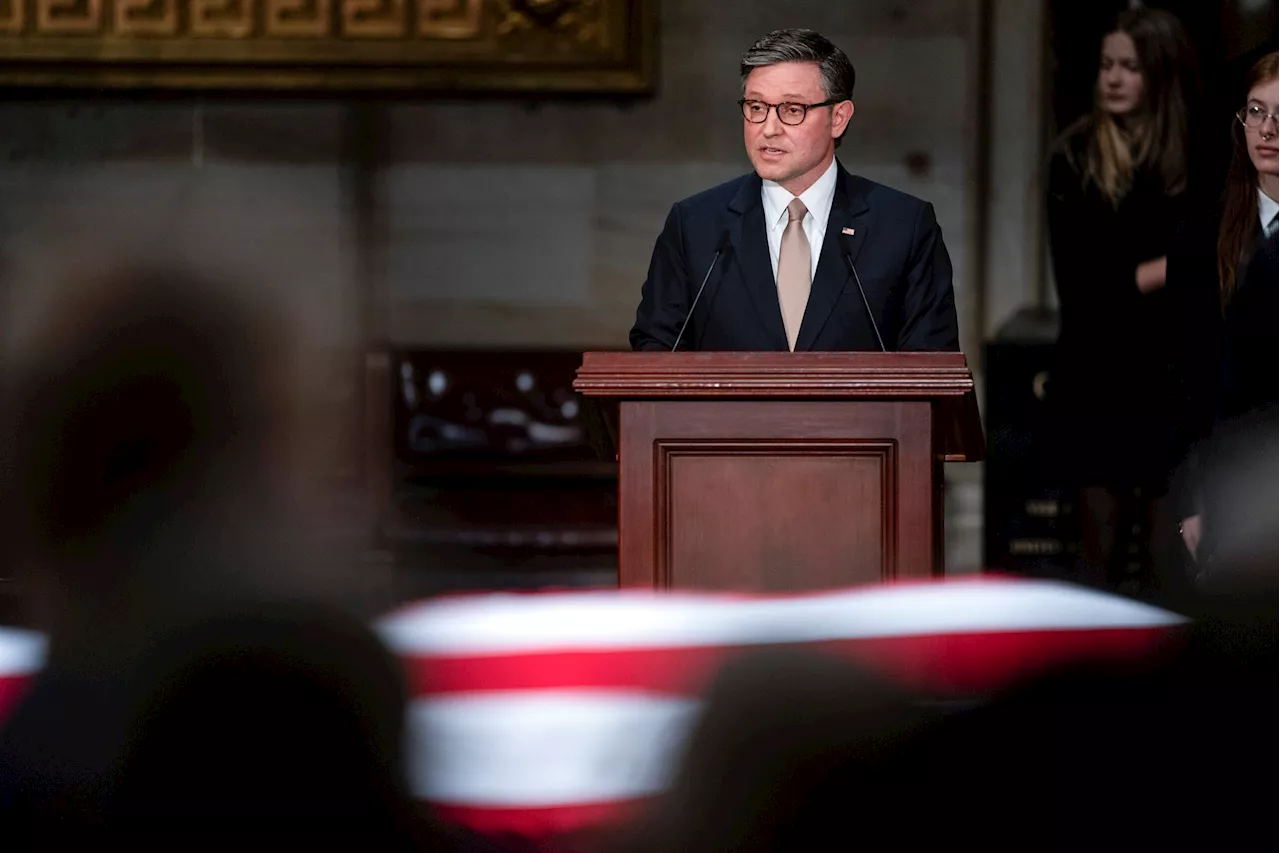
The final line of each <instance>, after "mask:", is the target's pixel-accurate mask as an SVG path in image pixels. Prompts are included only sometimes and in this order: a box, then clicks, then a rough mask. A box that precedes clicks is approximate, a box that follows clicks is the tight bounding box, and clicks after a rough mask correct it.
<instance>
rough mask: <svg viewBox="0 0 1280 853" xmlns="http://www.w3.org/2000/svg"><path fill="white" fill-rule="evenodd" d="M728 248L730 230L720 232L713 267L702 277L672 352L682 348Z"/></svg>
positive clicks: (709, 267)
mask: <svg viewBox="0 0 1280 853" xmlns="http://www.w3.org/2000/svg"><path fill="white" fill-rule="evenodd" d="M727 248H729V229H728V228H726V229H724V230H723V231H721V232H720V239H719V240H717V241H716V254H715V257H713V258H712V259H711V265H710V266H708V267H707V274H706V275H704V276H703V277H702V284H700V285H699V286H698V292H697V293H695V294H694V296H693V304H692V305H690V306H689V313H688V314H685V315H684V324H683V325H682V326H681V327H680V334H678V335H676V342H675V343H674V344H673V345H672V346H671V351H672V352H675V351H676V347H678V346H680V339H681V338H683V337H684V330H685V329H687V328H689V321H690V320H692V319H693V309H695V308H697V307H698V300H699V299H700V298H702V291H703V288H705V287H706V286H707V282H708V281H710V280H711V271H712V270H713V269H715V268H716V261H718V260H720V256H721V255H723V254H724V250H725V249H727Z"/></svg>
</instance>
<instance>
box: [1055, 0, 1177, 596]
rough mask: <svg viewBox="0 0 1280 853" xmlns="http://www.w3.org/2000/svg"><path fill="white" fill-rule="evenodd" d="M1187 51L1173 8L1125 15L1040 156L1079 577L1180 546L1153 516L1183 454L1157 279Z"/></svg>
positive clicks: (1123, 569)
mask: <svg viewBox="0 0 1280 853" xmlns="http://www.w3.org/2000/svg"><path fill="white" fill-rule="evenodd" d="M1191 62H1192V56H1191V49H1190V46H1189V42H1188V40H1187V37H1186V33H1185V32H1184V31H1183V28H1182V26H1181V24H1180V23H1179V22H1178V19H1177V18H1175V17H1174V16H1173V15H1171V14H1169V13H1167V12H1164V11H1161V10H1157V9H1146V8H1138V9H1130V10H1128V11H1125V12H1123V13H1121V15H1120V16H1119V17H1118V19H1117V20H1116V24H1115V27H1114V28H1113V29H1112V31H1111V32H1110V33H1108V34H1107V35H1106V37H1105V38H1104V39H1103V42H1102V50H1101V57H1100V62H1099V68H1098V79H1097V89H1096V96H1095V101H1094V109H1093V111H1092V112H1091V113H1090V114H1089V115H1087V116H1084V117H1083V118H1081V119H1080V120H1079V121H1078V122H1076V123H1075V124H1074V125H1072V126H1071V127H1070V128H1068V129H1067V131H1066V132H1065V133H1064V134H1063V135H1062V138H1061V139H1060V140H1059V141H1058V143H1057V144H1056V145H1055V147H1054V151H1053V155H1052V159H1051V161H1050V167H1049V180H1048V185H1049V194H1048V195H1049V197H1048V214H1049V216H1048V224H1049V239H1050V248H1051V251H1052V256H1053V267H1054V275H1055V279H1056V284H1057V291H1058V300H1059V303H1060V306H1061V317H1062V326H1061V331H1060V333H1059V338H1058V347H1057V354H1056V359H1055V369H1054V372H1053V383H1052V389H1051V394H1052V405H1053V407H1054V410H1055V423H1056V424H1057V427H1058V428H1059V430H1060V433H1059V435H1060V441H1059V443H1058V444H1059V446H1058V448H1057V457H1058V459H1059V460H1060V462H1061V463H1062V466H1063V472H1064V474H1065V475H1066V485H1068V486H1069V487H1072V488H1074V489H1075V490H1076V494H1077V506H1078V514H1079V518H1080V523H1081V546H1082V553H1081V554H1080V555H1079V558H1080V560H1079V566H1078V575H1079V577H1080V579H1081V580H1083V581H1087V582H1091V583H1096V584H1100V585H1106V586H1109V587H1113V588H1115V587H1119V586H1120V585H1121V583H1122V582H1123V581H1125V579H1126V576H1127V573H1128V571H1129V564H1130V551H1131V547H1132V546H1137V547H1136V550H1137V552H1138V554H1139V555H1141V564H1142V569H1141V574H1140V577H1139V582H1140V583H1141V584H1143V585H1144V586H1146V585H1148V584H1150V583H1151V582H1152V581H1153V580H1154V578H1155V576H1156V573H1155V572H1154V570H1153V561H1154V560H1163V559H1164V557H1163V554H1165V553H1168V554H1174V553H1176V551H1174V548H1175V547H1176V546H1177V538H1176V534H1174V532H1173V522H1172V515H1170V516H1169V521H1168V523H1167V524H1165V525H1159V524H1158V522H1157V515H1160V514H1161V512H1160V511H1161V510H1162V509H1163V505H1162V498H1163V496H1164V494H1165V483H1166V481H1167V475H1168V471H1169V469H1170V468H1171V467H1172V466H1173V464H1174V463H1175V462H1176V459H1177V458H1178V457H1179V456H1180V455H1181V453H1180V449H1179V448H1178V447H1177V443H1178V442H1177V439H1176V437H1175V435H1174V430H1173V429H1171V427H1170V424H1171V423H1172V422H1173V417H1172V413H1173V411H1174V410H1175V408H1176V404H1175V402H1174V401H1175V399H1176V396H1177V395H1176V392H1175V389H1174V382H1173V377H1172V376H1171V371H1170V358H1169V351H1170V350H1169V344H1170V342H1169V339H1168V338H1169V335H1168V329H1169V323H1168V317H1169V314H1170V307H1169V304H1168V300H1167V298H1166V294H1165V293H1163V289H1164V284H1165V269H1166V256H1167V254H1168V251H1169V246H1170V242H1171V239H1172V236H1173V233H1174V230H1175V228H1176V226H1177V223H1178V222H1179V221H1181V219H1182V217H1183V212H1184V206H1185V198H1186V188H1187V184H1188V181H1187V171H1188V159H1189V155H1188V150H1187V149H1188V126H1189V117H1188V112H1189V109H1190V106H1191V100H1192V97H1191V95H1192V92H1193V86H1192V82H1191V81H1192V79H1193V78H1192V74H1191ZM1159 528H1167V535H1166V536H1164V537H1163V539H1161V538H1159V533H1158V532H1157V531H1158V529H1159ZM1153 534H1155V536H1154V537H1153ZM1164 540H1168V541H1167V542H1166V541H1164ZM1153 550H1158V551H1160V552H1161V556H1155V555H1153Z"/></svg>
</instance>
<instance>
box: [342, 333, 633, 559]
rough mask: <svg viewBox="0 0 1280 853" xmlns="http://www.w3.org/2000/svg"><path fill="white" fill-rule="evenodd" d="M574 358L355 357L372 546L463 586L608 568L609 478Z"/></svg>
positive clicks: (612, 472)
mask: <svg viewBox="0 0 1280 853" xmlns="http://www.w3.org/2000/svg"><path fill="white" fill-rule="evenodd" d="M579 362H580V353H578V352H577V351H568V350H564V351H553V350H507V351H503V350H479V349H476V350H439V349H426V348H409V347H400V348H387V349H378V350H374V351H371V352H370V353H368V354H367V355H366V358H365V377H364V384H365V388H366V393H365V415H364V419H365V425H364V433H365V435H366V440H365V444H366V456H365V480H366V483H367V484H368V494H369V496H370V499H371V500H370V503H371V507H372V510H373V513H374V516H375V519H376V524H375V526H376V529H377V538H378V541H379V543H380V546H381V548H382V549H383V550H384V551H385V552H386V553H387V554H388V555H389V556H391V557H393V558H394V559H395V560H396V561H397V562H399V563H401V564H421V565H423V566H424V567H440V568H442V569H443V570H446V571H448V572H451V573H455V574H458V575H460V576H465V575H466V574H467V572H468V571H471V574H472V575H473V576H474V577H475V578H476V579H477V580H476V582H477V583H480V582H481V581H480V580H479V578H480V575H481V574H483V572H484V570H485V569H493V568H503V569H507V568H510V569H516V570H520V569H524V568H528V567H538V568H547V569H552V570H555V571H558V572H559V571H563V572H568V573H572V572H573V571H574V570H575V568H578V567H582V566H592V567H594V566H599V565H601V564H602V563H603V564H605V565H608V566H610V567H612V565H613V563H614V560H615V555H616V553H617V470H618V469H617V463H616V462H615V461H614V460H613V459H611V458H607V457H605V458H602V457H601V455H600V454H599V453H598V452H597V450H596V448H595V446H593V444H592V441H591V438H592V436H591V435H590V432H589V429H588V424H587V423H586V422H585V419H584V412H583V401H582V398H581V397H580V396H579V395H578V394H577V393H576V392H575V391H574V390H573V387H572V382H573V376H574V370H575V369H576V367H577V366H578V364H579ZM606 442H607V439H606ZM473 569H474V571H472V570H473Z"/></svg>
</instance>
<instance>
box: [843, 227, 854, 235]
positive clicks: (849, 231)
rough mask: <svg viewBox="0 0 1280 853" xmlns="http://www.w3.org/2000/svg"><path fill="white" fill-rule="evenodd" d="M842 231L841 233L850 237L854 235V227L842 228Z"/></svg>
mask: <svg viewBox="0 0 1280 853" xmlns="http://www.w3.org/2000/svg"><path fill="white" fill-rule="evenodd" d="M840 233H841V234H848V235H849V236H850V237H852V236H853V229H852V228H841V229H840Z"/></svg>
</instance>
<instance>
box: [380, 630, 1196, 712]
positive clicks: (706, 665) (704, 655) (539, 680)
mask: <svg viewBox="0 0 1280 853" xmlns="http://www.w3.org/2000/svg"><path fill="white" fill-rule="evenodd" d="M1179 635H1180V632H1179V631H1178V630H1177V629H1176V628H1169V627H1154V628H1152V627H1144V628H1104V629H1081V630H1047V631H1046V630H1036V631H1004V632H990V633H974V634H937V635H922V636H908V637H873V638H858V639H844V640H829V641H822V642H816V643H803V644H799V643H797V644H785V645H788V646H793V647H802V648H812V649H821V650H824V651H827V652H831V653H835V654H840V655H844V656H848V657H850V658H852V659H853V660H856V661H858V662H859V663H861V664H863V665H865V666H867V667H869V668H871V669H874V670H876V671H878V672H880V673H882V674H884V675H885V676H887V677H889V678H891V679H894V680H896V681H898V682H900V683H902V684H905V685H907V686H910V687H914V688H921V689H927V690H933V691H943V692H955V693H972V692H987V691H990V690H994V689H998V688H1001V687H1004V686H1007V685H1009V684H1011V683H1013V682H1015V681H1017V680H1018V679H1020V678H1024V677H1026V676H1029V675H1032V674H1034V673H1036V672H1038V671H1042V670H1044V669H1046V668H1049V667H1052V666H1056V665H1060V664H1064V663H1069V662H1072V661H1086V660H1106V661H1112V662H1117V663H1119V662H1123V661H1126V660H1127V661H1140V660H1144V659H1146V658H1148V657H1149V656H1151V655H1153V654H1155V653H1157V652H1158V651H1159V650H1160V649H1161V648H1162V647H1163V646H1165V645H1166V644H1168V643H1169V642H1170V641H1171V640H1172V639H1174V638H1175V637H1177V636H1179ZM780 645H782V644H780ZM750 648H752V647H751V646H742V645H735V646H712V647H708V646H694V647H667V648H646V649H609V650H602V651H592V650H564V651H554V652H529V653H520V652H512V653H506V654H495V655H475V656H456V657H455V656H451V657H431V656H424V655H414V654H412V653H405V654H404V655H403V660H404V662H405V664H406V666H407V668H408V677H409V682H410V690H411V693H412V694H413V695H414V696H417V697H425V696H432V695H439V694H448V693H468V692H488V691H510V690H566V689H590V690H636V691H645V692H655V693H670V694H675V695H681V696H686V695H691V694H696V693H698V692H700V691H701V690H702V689H703V688H704V687H705V686H706V683H707V681H708V680H709V678H710V677H711V676H712V675H713V674H714V672H715V671H716V669H717V668H718V667H719V666H720V665H722V664H723V663H724V662H725V661H726V660H728V659H730V658H732V657H734V656H736V655H740V654H742V653H744V652H745V651H747V650H748V649H750Z"/></svg>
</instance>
